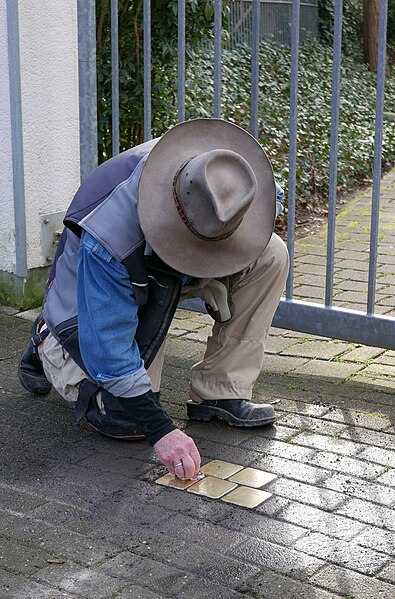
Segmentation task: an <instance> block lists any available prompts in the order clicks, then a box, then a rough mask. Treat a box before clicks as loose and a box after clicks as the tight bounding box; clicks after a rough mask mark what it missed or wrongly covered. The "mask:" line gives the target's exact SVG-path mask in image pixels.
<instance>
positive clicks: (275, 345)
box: [265, 335, 297, 354]
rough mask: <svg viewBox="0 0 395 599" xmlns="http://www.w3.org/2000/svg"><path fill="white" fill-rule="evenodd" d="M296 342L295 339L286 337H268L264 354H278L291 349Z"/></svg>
mask: <svg viewBox="0 0 395 599" xmlns="http://www.w3.org/2000/svg"><path fill="white" fill-rule="evenodd" d="M295 343H297V341H296V340H295V339H289V338H288V337H270V335H269V337H268V339H267V341H266V345H265V352H266V353H267V354H278V353H279V352H281V351H283V350H285V349H287V348H291V347H292V346H294V345H295Z"/></svg>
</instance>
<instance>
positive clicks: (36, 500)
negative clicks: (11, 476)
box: [0, 484, 47, 514]
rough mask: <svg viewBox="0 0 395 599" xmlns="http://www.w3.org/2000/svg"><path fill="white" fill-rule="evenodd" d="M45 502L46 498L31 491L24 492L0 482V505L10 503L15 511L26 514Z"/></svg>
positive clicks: (4, 505)
mask: <svg viewBox="0 0 395 599" xmlns="http://www.w3.org/2000/svg"><path fill="white" fill-rule="evenodd" d="M45 503H47V499H45V498H44V497H39V496H37V495H33V494H31V493H25V492H23V491H21V490H18V489H15V488H12V487H9V486H4V485H1V484H0V506H1V507H8V506H9V505H12V508H13V510H14V511H15V512H19V513H23V514H26V513H28V512H31V511H32V510H34V509H35V508H36V507H38V506H39V505H43V504H45Z"/></svg>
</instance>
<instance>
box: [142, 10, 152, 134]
mask: <svg viewBox="0 0 395 599" xmlns="http://www.w3.org/2000/svg"><path fill="white" fill-rule="evenodd" d="M143 13H144V16H143V20H144V24H143V30H144V31H143V35H144V141H148V140H150V139H151V137H152V132H151V0H144V5H143Z"/></svg>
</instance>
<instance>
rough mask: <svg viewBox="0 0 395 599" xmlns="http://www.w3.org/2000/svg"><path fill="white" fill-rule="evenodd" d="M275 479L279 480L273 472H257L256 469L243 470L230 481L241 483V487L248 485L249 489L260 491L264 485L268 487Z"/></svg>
mask: <svg viewBox="0 0 395 599" xmlns="http://www.w3.org/2000/svg"><path fill="white" fill-rule="evenodd" d="M275 478H277V476H276V475H275V474H272V473H271V472H264V471H263V470H257V469H256V468H243V470H240V471H239V472H236V474H233V476H230V477H229V479H228V480H231V481H232V482H234V483H239V484H240V485H246V486H247V487H254V489H260V488H261V487H263V485H267V484H268V483H270V482H271V481H272V480H274V479H275Z"/></svg>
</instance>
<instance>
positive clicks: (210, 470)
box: [200, 460, 243, 478]
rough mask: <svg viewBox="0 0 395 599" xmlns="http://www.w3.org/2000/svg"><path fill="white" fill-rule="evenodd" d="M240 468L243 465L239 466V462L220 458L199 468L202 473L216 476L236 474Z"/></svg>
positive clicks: (225, 476)
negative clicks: (233, 462) (225, 460)
mask: <svg viewBox="0 0 395 599" xmlns="http://www.w3.org/2000/svg"><path fill="white" fill-rule="evenodd" d="M242 469H243V466H240V464H232V463H230V462H223V461H222V460H213V461H212V462H209V463H208V464H205V465H204V466H202V467H201V468H200V470H201V471H202V472H203V474H206V475H207V476H215V477H216V478H228V476H232V474H236V472H238V471H239V470H242Z"/></svg>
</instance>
